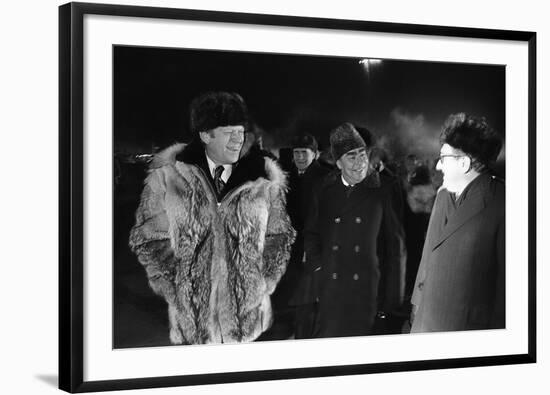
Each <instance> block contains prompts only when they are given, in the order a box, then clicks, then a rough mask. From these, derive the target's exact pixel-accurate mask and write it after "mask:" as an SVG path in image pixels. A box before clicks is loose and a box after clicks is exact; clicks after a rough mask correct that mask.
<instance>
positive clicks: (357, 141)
mask: <svg viewBox="0 0 550 395" xmlns="http://www.w3.org/2000/svg"><path fill="white" fill-rule="evenodd" d="M357 148H366V144H365V141H364V140H363V138H362V137H361V135H360V134H359V132H357V130H356V129H355V127H354V126H353V125H352V124H351V123H349V122H346V123H344V124H342V125H340V126H338V127H337V128H336V129H334V130H333V131H332V133H331V134H330V151H331V153H332V156H333V158H334V160H335V161H337V160H338V159H340V158H341V157H342V155H344V154H345V153H346V152H349V151H351V150H354V149H357Z"/></svg>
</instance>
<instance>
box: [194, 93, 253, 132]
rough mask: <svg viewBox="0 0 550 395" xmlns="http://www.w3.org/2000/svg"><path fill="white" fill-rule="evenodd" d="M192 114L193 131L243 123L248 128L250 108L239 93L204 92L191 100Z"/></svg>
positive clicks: (203, 130) (204, 130)
mask: <svg viewBox="0 0 550 395" xmlns="http://www.w3.org/2000/svg"><path fill="white" fill-rule="evenodd" d="M190 115H191V132H192V133H199V132H206V131H208V130H212V129H215V128H217V127H219V126H229V125H242V126H244V128H245V130H246V129H247V128H248V109H247V108H246V104H245V103H244V100H243V98H242V97H241V96H240V95H238V94H237V93H232V92H208V93H204V94H202V95H200V96H198V97H196V98H195V99H193V101H192V102H191V107H190Z"/></svg>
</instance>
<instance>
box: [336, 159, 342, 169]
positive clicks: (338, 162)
mask: <svg viewBox="0 0 550 395" xmlns="http://www.w3.org/2000/svg"><path fill="white" fill-rule="evenodd" d="M336 166H338V168H339V169H340V170H342V160H341V159H338V160H337V161H336Z"/></svg>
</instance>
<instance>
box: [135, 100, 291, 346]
mask: <svg viewBox="0 0 550 395" xmlns="http://www.w3.org/2000/svg"><path fill="white" fill-rule="evenodd" d="M190 115H191V129H192V132H193V133H195V134H196V136H197V138H196V139H195V141H193V142H192V143H191V144H189V145H187V146H185V145H183V144H177V145H174V146H172V147H169V148H168V149H166V150H165V151H163V152H161V153H159V154H158V155H157V156H155V158H154V159H153V161H152V163H151V166H150V170H149V175H148V177H147V179H146V180H145V188H144V190H143V194H142V197H141V203H140V205H139V208H138V210H137V212H136V224H135V226H134V227H133V228H132V231H131V234H130V247H131V249H132V250H133V251H134V252H135V253H136V254H137V256H138V259H139V261H140V262H141V264H142V265H143V266H144V267H145V270H146V272H147V276H148V278H149V284H150V286H151V288H152V289H153V291H155V292H156V293H157V294H159V295H160V296H162V297H163V298H164V299H165V300H166V302H167V304H168V316H169V322H170V340H171V342H172V343H173V344H202V343H229V342H244V341H252V340H254V339H256V338H257V337H258V336H260V334H261V333H262V332H263V331H265V330H266V329H268V328H269V326H270V325H271V322H272V309H271V301H270V295H271V294H272V293H273V291H274V289H275V287H276V285H277V283H278V281H279V279H280V278H281V276H282V275H283V273H284V272H285V269H286V265H287V262H288V259H289V256H290V247H291V245H292V242H293V241H294V237H295V231H294V229H293V228H292V226H291V223H290V220H289V218H288V215H287V214H286V211H285V201H284V199H285V198H284V196H285V192H286V179H285V175H284V173H283V172H282V170H281V169H280V168H279V166H278V165H277V164H276V163H275V161H273V160H272V159H269V158H266V157H264V156H262V155H260V154H258V153H257V151H255V152H256V154H250V155H242V153H241V148H242V146H243V142H244V132H245V130H246V128H247V125H248V112H247V108H246V105H245V103H244V101H243V100H242V98H241V97H240V96H239V95H237V94H235V93H226V92H214V93H207V94H204V95H201V96H199V97H198V98H196V99H195V100H193V102H192V103H191V114H190Z"/></svg>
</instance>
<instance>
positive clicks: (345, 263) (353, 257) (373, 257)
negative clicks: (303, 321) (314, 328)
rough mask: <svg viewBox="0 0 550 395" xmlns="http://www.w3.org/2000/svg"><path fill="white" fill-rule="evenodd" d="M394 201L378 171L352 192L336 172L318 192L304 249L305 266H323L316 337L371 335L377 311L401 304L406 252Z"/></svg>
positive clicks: (320, 270) (320, 275)
mask: <svg viewBox="0 0 550 395" xmlns="http://www.w3.org/2000/svg"><path fill="white" fill-rule="evenodd" d="M391 203H392V202H391V199H389V198H388V193H387V191H386V190H385V189H384V188H381V187H380V180H379V178H378V174H376V173H374V174H372V175H371V176H368V177H367V178H366V179H365V180H364V181H363V182H361V183H359V184H357V185H355V186H354V187H353V189H352V191H351V193H349V192H347V191H346V187H345V186H344V184H343V183H342V180H341V176H340V175H339V174H336V175H334V176H333V177H329V178H328V180H327V182H326V184H325V185H324V186H323V187H322V188H321V190H320V191H319V193H318V194H316V199H314V201H313V209H312V215H311V216H310V218H308V221H307V222H306V229H305V248H306V257H307V262H306V263H307V265H308V266H310V267H311V270H316V269H317V268H320V269H318V271H317V273H318V275H319V277H320V279H321V284H322V286H321V292H320V302H319V331H318V333H317V336H319V337H335V336H359V335H368V334H372V333H373V329H374V328H373V326H374V320H375V317H376V313H377V311H378V310H385V311H388V312H390V311H392V310H395V309H398V308H399V307H400V306H401V303H402V301H403V290H404V274H405V273H404V269H405V267H404V263H405V255H404V252H405V251H404V243H403V232H402V229H401V225H400V223H399V222H398V221H397V218H396V215H395V212H394V210H393V208H392V204H391ZM381 246H384V248H381ZM380 255H381V256H380Z"/></svg>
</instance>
